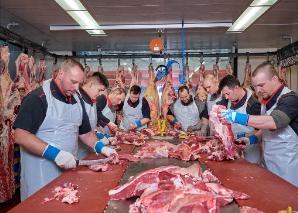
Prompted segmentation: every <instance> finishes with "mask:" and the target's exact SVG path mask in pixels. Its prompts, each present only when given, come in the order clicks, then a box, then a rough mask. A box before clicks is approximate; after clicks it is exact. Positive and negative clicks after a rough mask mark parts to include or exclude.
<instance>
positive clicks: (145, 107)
mask: <svg viewBox="0 0 298 213" xmlns="http://www.w3.org/2000/svg"><path fill="white" fill-rule="evenodd" d="M139 103H140V99H139V100H138V101H136V102H134V103H133V102H132V101H131V100H130V99H128V100H127V104H128V105H129V106H131V107H133V108H136V107H137V106H138V105H139ZM123 106H124V102H122V103H121V104H120V105H119V110H122V109H123ZM142 114H143V118H149V119H150V118H151V117H150V106H149V103H148V101H147V100H146V98H144V97H143V98H142Z"/></svg>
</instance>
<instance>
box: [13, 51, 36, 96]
mask: <svg viewBox="0 0 298 213" xmlns="http://www.w3.org/2000/svg"><path fill="white" fill-rule="evenodd" d="M15 63H16V70H17V73H19V80H18V81H19V82H18V84H19V87H18V88H21V87H24V94H23V95H27V94H28V93H29V92H31V91H32V87H31V85H30V83H31V82H30V69H29V57H28V55H26V54H24V53H21V54H20V55H19V56H18V58H17V60H16V61H15ZM21 98H23V97H21Z"/></svg>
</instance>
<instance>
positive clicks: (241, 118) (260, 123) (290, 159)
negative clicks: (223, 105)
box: [223, 62, 298, 187]
mask: <svg viewBox="0 0 298 213" xmlns="http://www.w3.org/2000/svg"><path fill="white" fill-rule="evenodd" d="M252 85H253V86H254V87H255V89H256V92H257V93H258V94H259V95H260V96H261V97H262V98H263V101H262V109H261V114H262V115H260V116H257V115H247V114H244V113H237V112H234V111H230V110H229V111H226V112H224V113H223V116H224V118H225V119H226V120H229V121H232V122H234V123H238V124H242V125H247V126H251V127H254V128H258V129H260V130H259V131H258V132H257V133H256V136H255V137H257V139H258V141H262V146H263V157H264V164H265V167H266V168H267V169H268V170H269V171H271V172H273V173H275V174H276V175H278V176H280V177H282V178H283V179H285V180H287V181H288V182H290V183H292V184H293V185H295V186H297V187H298V169H297V168H298V107H297V106H298V95H297V93H295V92H293V91H291V90H290V89H289V88H287V87H286V86H284V85H283V84H282V83H281V82H280V81H279V78H278V74H277V72H276V70H275V68H274V66H273V65H272V64H270V63H269V62H264V63H262V64H260V65H259V66H258V67H257V68H256V69H255V70H254V71H253V73H252ZM242 140H243V141H244V142H246V143H251V139H250V140H249V139H247V138H243V139H242Z"/></svg>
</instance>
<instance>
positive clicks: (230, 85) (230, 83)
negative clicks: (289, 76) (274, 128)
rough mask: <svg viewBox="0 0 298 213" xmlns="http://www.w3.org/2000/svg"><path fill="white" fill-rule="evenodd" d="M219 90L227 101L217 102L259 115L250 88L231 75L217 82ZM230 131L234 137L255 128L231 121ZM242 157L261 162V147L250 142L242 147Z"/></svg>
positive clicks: (241, 135) (259, 109)
mask: <svg viewBox="0 0 298 213" xmlns="http://www.w3.org/2000/svg"><path fill="white" fill-rule="evenodd" d="M219 90H220V91H221V92H222V94H223V95H224V96H225V98H226V100H227V101H222V102H220V103H219V104H221V105H224V106H226V107H227V109H231V110H235V111H236V112H239V113H247V114H249V115H260V113H261V104H260V103H259V101H258V100H257V99H256V98H255V97H254V96H253V95H252V92H251V91H250V90H246V89H243V88H242V87H241V86H240V82H239V80H238V79H237V78H236V77H234V76H233V75H227V76H225V77H224V78H223V79H222V80H221V81H220V83H219ZM232 131H233V133H234V135H235V138H237V139H238V138H240V137H243V135H244V136H245V135H251V134H252V133H253V131H255V128H253V127H249V126H244V125H240V124H237V123H232ZM244 157H245V159H246V160H247V161H249V162H251V163H256V164H260V163H261V147H260V144H258V143H255V144H250V145H247V146H246V147H245V149H244Z"/></svg>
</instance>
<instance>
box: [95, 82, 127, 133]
mask: <svg viewBox="0 0 298 213" xmlns="http://www.w3.org/2000/svg"><path fill="white" fill-rule="evenodd" d="M124 99H125V90H124V89H123V88H120V87H114V88H112V90H111V91H110V93H109V95H108V96H105V95H100V96H98V97H97V99H96V108H97V126H98V127H100V128H101V129H102V131H103V133H104V134H107V135H111V133H112V132H116V131H117V128H118V127H117V125H116V124H115V122H116V110H118V107H119V105H120V104H121V103H122V102H123V101H124Z"/></svg>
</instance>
